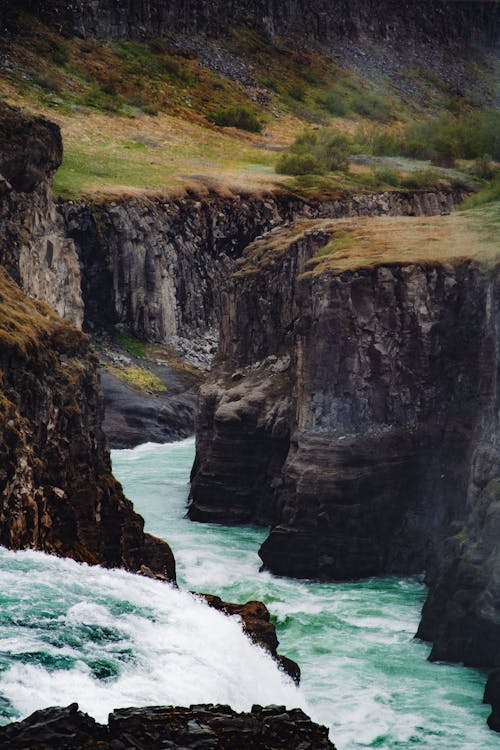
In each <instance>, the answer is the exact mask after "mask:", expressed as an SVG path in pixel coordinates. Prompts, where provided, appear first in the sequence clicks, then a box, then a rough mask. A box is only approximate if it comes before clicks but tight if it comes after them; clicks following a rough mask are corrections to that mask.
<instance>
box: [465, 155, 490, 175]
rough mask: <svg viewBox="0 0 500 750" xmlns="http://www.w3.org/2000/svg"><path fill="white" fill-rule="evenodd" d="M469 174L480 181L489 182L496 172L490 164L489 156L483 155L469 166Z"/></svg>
mask: <svg viewBox="0 0 500 750" xmlns="http://www.w3.org/2000/svg"><path fill="white" fill-rule="evenodd" d="M470 173H471V174H473V175H474V177H478V178H479V179H480V180H491V179H493V177H495V175H496V170H495V168H494V166H493V164H492V163H491V156H489V155H487V154H484V155H483V156H478V157H477V159H475V160H474V162H473V164H471V166H470Z"/></svg>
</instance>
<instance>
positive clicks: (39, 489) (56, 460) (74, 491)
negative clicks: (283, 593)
mask: <svg viewBox="0 0 500 750" xmlns="http://www.w3.org/2000/svg"><path fill="white" fill-rule="evenodd" d="M0 387H1V390H0V544H2V545H4V546H6V547H9V548H11V549H28V548H30V549H39V550H42V551H44V552H49V553H53V554H57V555H64V556H67V557H72V558H73V559H75V560H78V561H79V562H87V563H90V564H97V563H99V564H102V565H105V566H110V567H124V568H126V569H128V570H131V571H136V570H137V569H138V568H139V567H140V565H141V564H146V565H148V566H149V567H150V568H151V569H152V570H154V571H155V572H157V573H160V574H162V575H164V576H166V577H167V578H168V579H170V580H175V563H174V559H173V556H172V553H171V551H170V548H169V547H168V545H167V544H166V543H165V542H163V541H161V540H159V539H156V538H155V537H152V536H150V535H149V534H144V531H143V527H144V521H143V519H142V518H141V517H140V516H139V515H137V514H136V513H135V512H134V510H133V506H132V503H131V502H130V501H128V500H127V499H126V498H125V497H124V495H123V492H122V490H121V487H120V485H119V484H118V482H117V481H116V480H115V479H114V477H113V476H112V474H111V464H110V459H109V451H108V449H107V445H106V439H105V436H104V433H103V431H102V426H101V425H102V419H103V411H104V407H103V401H102V396H101V391H100V388H99V381H98V374H97V360H96V358H95V356H94V355H93V354H92V353H91V351H90V348H89V341H88V337H87V336H85V335H84V334H82V333H81V332H80V331H78V330H77V329H76V328H74V327H73V326H72V325H70V324H69V323H67V322H66V321H63V320H62V319H61V318H59V317H58V316H57V315H56V313H54V312H53V311H52V310H51V309H50V308H49V307H48V305H46V304H44V303H39V302H35V301H32V300H29V299H28V298H27V297H25V296H24V295H23V294H22V292H21V290H20V289H19V287H18V286H17V285H16V284H15V283H14V282H13V281H12V280H10V279H9V278H8V277H7V275H6V273H5V271H4V270H3V269H0Z"/></svg>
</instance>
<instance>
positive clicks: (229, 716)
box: [0, 703, 335, 750]
mask: <svg viewBox="0 0 500 750" xmlns="http://www.w3.org/2000/svg"><path fill="white" fill-rule="evenodd" d="M0 742H1V745H2V748H4V750H27V749H28V748H29V750H63V749H64V750H82V749H83V748H94V747H99V748H102V749H103V750H111V749H112V750H143V748H146V747H147V748H148V750H156V748H158V749H159V748H166V747H168V748H172V750H175V748H179V750H184V749H185V748H206V750H209V749H211V748H213V749H214V750H215V749H216V748H225V750H241V748H243V747H244V748H245V750H271V749H272V750H279V749H280V748H282V749H283V750H291V748H301V749H302V750H335V748H334V746H333V744H332V743H331V742H330V741H329V739H328V730H327V729H326V728H325V727H322V726H319V725H317V724H314V723H313V722H312V721H311V720H310V719H309V717H308V716H306V714H305V713H304V712H303V711H301V710H300V709H297V708H294V709H292V710H287V709H286V708H285V706H269V707H267V708H262V706H253V707H252V710H251V711H250V712H248V713H241V714H239V713H236V711H233V710H232V709H231V708H229V706H213V705H199V706H191V707H190V708H172V707H153V708H123V709H119V710H117V711H113V713H112V714H110V715H109V721H108V725H107V726H103V725H102V724H98V723H97V722H96V721H94V719H92V718H91V717H90V716H87V714H84V713H82V712H81V711H79V710H78V704H77V703H73V704H71V705H70V706H67V707H66V708H46V709H44V710H42V711H35V713H33V714H32V715H31V716H29V717H28V718H27V719H25V720H24V721H21V722H17V723H15V724H8V725H7V726H5V727H0Z"/></svg>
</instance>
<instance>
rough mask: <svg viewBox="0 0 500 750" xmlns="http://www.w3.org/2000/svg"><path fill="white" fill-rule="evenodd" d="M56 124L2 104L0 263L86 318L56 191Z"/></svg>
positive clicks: (77, 317)
mask: <svg viewBox="0 0 500 750" xmlns="http://www.w3.org/2000/svg"><path fill="white" fill-rule="evenodd" d="M61 159H62V142H61V134H60V132H59V128H58V127H57V125H54V124H53V123H50V122H47V121H46V120H42V119H28V118H26V117H25V116H24V115H22V114H21V113H20V111H19V110H16V109H14V108H12V107H7V106H5V105H2V106H1V107H0V263H1V264H2V265H3V266H4V267H5V268H6V269H7V270H8V271H9V273H10V274H11V276H12V277H13V278H14V279H15V280H16V281H17V282H19V284H20V285H21V286H22V288H23V289H24V291H25V292H26V293H27V294H28V295H29V296H31V297H35V298H36V299H40V300H44V301H45V302H48V303H49V304H50V305H51V306H52V307H53V308H54V309H55V310H57V312H58V313H59V314H60V315H62V316H63V317H65V318H66V319H67V320H69V321H70V322H72V323H74V324H75V325H76V326H78V327H80V326H81V324H82V322H83V302H82V296H81V290H80V266H79V262H78V257H77V255H76V252H75V247H74V244H73V242H72V241H71V240H70V239H68V238H67V237H66V235H65V228H64V223H63V221H62V219H61V217H60V215H59V212H58V211H57V209H56V205H55V203H54V200H53V197H52V177H53V174H54V172H55V170H56V169H57V167H58V166H59V164H60V163H61Z"/></svg>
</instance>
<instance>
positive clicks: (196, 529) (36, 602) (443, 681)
mask: <svg viewBox="0 0 500 750" xmlns="http://www.w3.org/2000/svg"><path fill="white" fill-rule="evenodd" d="M193 453H194V442H193V441H192V440H187V441H183V442H182V443H175V444H170V445H165V446H157V445H147V446H141V447H140V448H137V449H134V450H132V451H115V452H113V467H114V470H115V473H116V474H117V476H118V477H119V479H120V480H121V481H122V483H123V485H124V487H125V490H126V492H127V494H128V495H129V497H130V498H131V499H133V500H134V502H135V504H136V507H137V509H138V510H139V511H140V512H141V513H142V514H143V515H144V516H145V518H146V527H147V529H148V530H150V531H151V532H153V533H155V534H158V535H160V536H163V537H165V538H166V539H168V540H169V542H170V543H171V545H172V547H173V550H174V553H175V555H176V558H177V562H178V574H179V582H180V584H181V585H182V587H183V588H184V587H185V589H190V590H196V591H208V592H211V593H214V594H219V595H220V596H222V597H224V598H225V599H230V600H233V601H243V600H248V599H256V598H257V599H261V600H263V601H265V602H266V603H267V604H268V606H269V608H270V610H271V611H272V613H273V615H274V617H275V620H276V624H277V627H278V634H279V637H280V640H281V651H282V652H283V653H285V654H287V655H289V656H291V657H292V658H294V659H296V660H297V661H298V662H299V664H300V666H301V667H302V675H303V678H302V685H301V688H300V689H297V688H295V687H294V686H293V685H292V684H291V683H290V682H289V681H288V680H287V679H286V678H285V676H284V675H282V674H281V673H280V672H279V671H278V670H277V669H276V667H275V665H274V662H272V660H271V659H270V658H269V657H268V656H266V655H265V654H264V652H262V651H261V650H260V649H258V648H257V647H255V646H253V645H252V644H250V642H249V641H248V640H247V639H246V638H245V637H244V636H243V635H242V632H241V629H240V628H239V626H238V624H237V622H236V621H235V620H234V619H232V618H226V617H224V616H223V615H220V614H219V613H217V612H214V611H213V610H210V609H209V608H208V607H206V606H205V605H204V604H203V603H202V602H200V601H198V600H197V599H196V598H195V597H193V596H191V595H190V594H188V593H187V592H186V591H178V590H175V589H174V588H172V587H170V586H167V585H165V584H162V583H159V582H156V581H151V580H149V579H146V578H141V577H139V576H133V575H131V574H128V573H125V572H124V571H109V570H104V569H101V568H90V567H88V566H85V565H79V564H77V563H75V562H73V561H71V560H61V559H58V558H55V557H49V556H47V555H44V554H42V553H39V552H33V551H29V552H19V553H14V552H11V551H8V550H5V549H1V548H0V722H2V723H5V722H7V721H10V720H13V719H17V718H21V717H23V716H26V715H28V714H29V713H31V712H32V711H34V710H35V709H37V708H41V707H43V706H48V705H56V704H60V705H61V704H62V705H67V704H68V703H70V702H72V701H74V700H76V701H78V702H79V703H80V706H81V708H83V709H84V710H86V711H88V712H89V713H91V714H92V715H93V716H95V717H96V718H97V719H99V720H105V719H106V716H107V713H108V712H109V711H111V710H112V709H113V708H116V707H124V706H131V705H151V704H169V703H172V704H175V703H177V704H184V705H185V704H189V703H197V702H221V703H230V704H231V705H233V706H234V707H235V708H237V709H238V710H247V709H249V708H250V707H251V705H252V703H264V704H266V703H279V704H285V705H287V706H289V707H291V706H301V707H303V708H304V709H305V710H306V711H308V712H309V713H310V714H311V715H312V716H313V717H314V718H315V719H316V720H317V721H320V722H322V723H324V724H326V725H328V726H329V727H330V728H331V737H332V739H333V740H334V741H335V743H336V745H337V747H338V750H354V749H358V748H367V747H375V748H387V749H392V748H414V747H415V748H419V749H420V748H425V749H426V750H455V749H458V748H460V750H490V748H491V749H493V748H498V747H499V745H500V742H499V739H500V737H499V736H498V735H495V734H494V733H492V732H490V731H489V730H488V729H487V727H486V724H485V719H486V716H487V715H488V713H489V710H488V707H486V706H482V704H481V699H482V692H483V689H484V681H485V676H484V674H482V673H481V672H479V671H476V670H469V669H464V668H463V667H460V666H452V665H434V664H430V663H429V662H427V661H426V657H427V654H428V651H429V648H428V646H427V645H425V644H422V643H420V642H418V641H415V640H414V639H413V634H414V632H415V630H416V627H417V624H418V619H419V614H420V609H421V606H422V602H423V600H424V597H425V589H424V587H423V585H422V584H421V583H419V582H418V581H416V580H411V579H401V580H400V579H396V578H388V579H384V580H377V581H375V580H373V581H366V582H362V583H358V584H341V585H340V584H339V585H332V584H318V583H311V582H307V581H292V580H288V579H283V578H276V577H274V576H272V575H270V574H269V573H259V558H258V556H257V549H258V547H259V544H260V542H261V541H262V539H263V538H264V537H265V533H266V532H265V530H262V529H255V528H225V527H220V526H208V525H207V526H205V525H199V524H192V523H191V522H189V521H187V520H186V519H185V518H184V512H185V502H186V496H187V489H188V487H187V482H188V477H189V470H190V467H191V464H192V459H193Z"/></svg>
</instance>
